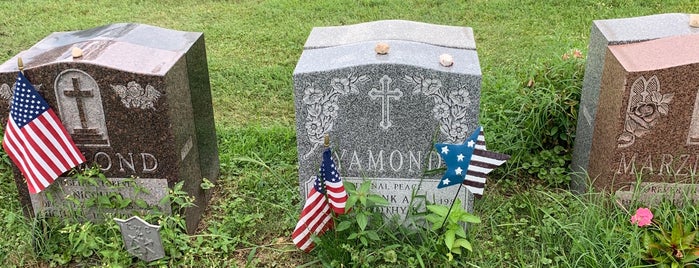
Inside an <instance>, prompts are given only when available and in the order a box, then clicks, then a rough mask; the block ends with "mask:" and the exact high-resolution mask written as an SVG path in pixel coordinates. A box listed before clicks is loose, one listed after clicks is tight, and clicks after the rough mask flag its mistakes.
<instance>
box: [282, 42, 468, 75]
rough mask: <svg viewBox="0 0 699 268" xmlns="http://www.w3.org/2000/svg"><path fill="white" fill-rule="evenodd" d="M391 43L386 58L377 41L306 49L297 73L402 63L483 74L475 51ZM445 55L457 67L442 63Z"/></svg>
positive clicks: (444, 70) (452, 71)
mask: <svg viewBox="0 0 699 268" xmlns="http://www.w3.org/2000/svg"><path fill="white" fill-rule="evenodd" d="M469 40H473V38H470V39H469ZM387 43H388V44H389V45H390V46H391V48H390V52H389V53H388V54H386V55H377V54H376V52H375V51H374V47H375V46H376V42H372V41H367V42H362V43H356V44H350V45H343V46H337V47H333V48H332V49H329V48H325V49H308V50H304V52H303V54H301V59H300V60H299V62H298V64H297V65H296V69H295V70H294V73H312V72H319V71H327V70H333V69H342V68H348V67H353V66H360V65H374V64H376V65H379V64H380V65H387V64H402V65H410V66H419V67H421V68H428V69H432V70H435V71H439V72H448V73H456V74H459V73H461V74H470V75H481V68H480V64H479V62H478V54H477V53H476V51H475V50H468V49H456V48H448V47H432V49H425V45H424V44H421V43H415V42H409V41H387ZM442 54H449V55H451V56H452V57H453V58H454V64H453V65H452V66H451V67H445V66H442V65H441V64H440V63H439V56H440V55H442ZM331 59H332V60H331Z"/></svg>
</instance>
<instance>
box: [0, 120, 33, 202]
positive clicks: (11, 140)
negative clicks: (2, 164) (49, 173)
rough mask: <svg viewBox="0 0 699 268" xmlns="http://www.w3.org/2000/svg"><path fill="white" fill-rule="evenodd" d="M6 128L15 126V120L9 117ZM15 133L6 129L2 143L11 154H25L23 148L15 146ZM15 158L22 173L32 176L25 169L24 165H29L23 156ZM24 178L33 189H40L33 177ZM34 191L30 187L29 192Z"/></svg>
mask: <svg viewBox="0 0 699 268" xmlns="http://www.w3.org/2000/svg"><path fill="white" fill-rule="evenodd" d="M8 128H17V125H16V124H15V122H14V121H13V120H12V118H10V120H9V121H8ZM15 133H16V132H15V131H6V132H5V137H4V139H3V144H5V146H7V149H8V151H9V152H10V153H11V154H12V155H25V153H24V152H23V150H22V149H21V147H20V148H17V146H16V144H17V139H16V137H15V135H14V134H15ZM15 159H16V160H17V161H19V163H20V165H17V167H18V168H19V169H20V170H22V172H23V174H30V176H34V175H33V174H31V173H30V172H29V170H26V169H25V167H27V166H29V165H28V164H27V162H26V160H25V158H24V157H15ZM25 179H26V180H27V182H28V183H30V184H31V186H32V187H33V189H40V188H38V186H37V185H36V182H34V179H33V178H25ZM35 191H36V190H31V189H30V192H35Z"/></svg>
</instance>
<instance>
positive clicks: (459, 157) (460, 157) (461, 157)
mask: <svg viewBox="0 0 699 268" xmlns="http://www.w3.org/2000/svg"><path fill="white" fill-rule="evenodd" d="M456 161H459V162H462V161H464V154H459V155H457V156H456Z"/></svg>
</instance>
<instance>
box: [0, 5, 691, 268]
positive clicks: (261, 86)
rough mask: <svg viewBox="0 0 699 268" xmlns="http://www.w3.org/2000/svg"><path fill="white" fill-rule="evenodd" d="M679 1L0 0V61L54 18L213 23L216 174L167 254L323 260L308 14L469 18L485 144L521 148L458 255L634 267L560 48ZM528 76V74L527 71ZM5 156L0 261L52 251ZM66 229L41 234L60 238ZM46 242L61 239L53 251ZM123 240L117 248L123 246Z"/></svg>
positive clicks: (70, 26)
mask: <svg viewBox="0 0 699 268" xmlns="http://www.w3.org/2000/svg"><path fill="white" fill-rule="evenodd" d="M671 12H682V13H699V5H697V4H696V2H695V1H692V0H676V1H621V0H609V1H603V0H582V1H579V0H576V1H573V0H564V1H536V0H525V1H511V0H473V1H438V0H422V1H389V0H357V1H295V0H270V1H246V0H241V1H185V0H182V1H174V0H169V1H157V2H154V1H141V0H130V1H109V2H107V1H90V2H87V1H81V2H78V1H69V0H59V1H24V2H22V3H18V2H12V1H2V2H0V61H5V60H8V59H9V58H11V57H12V56H14V55H16V54H18V53H20V52H21V51H22V50H25V49H28V48H29V47H30V46H31V45H33V44H34V43H36V42H38V41H39V40H41V39H42V38H44V37H45V36H46V35H48V34H50V33H51V32H56V31H73V30H82V29H88V28H92V27H96V26H101V25H104V24H109V23H116V22H137V23H145V24H150V25H155V26H160V27H165V28H171V29H177V30H182V31H198V32H204V33H205V36H206V44H207V57H208V63H209V72H210V75H211V86H212V91H213V92H212V94H213V97H214V112H215V120H216V127H217V135H218V139H219V148H220V158H221V168H222V175H221V178H220V179H219V185H218V186H217V187H216V189H215V191H216V195H215V197H214V199H213V200H212V202H211V205H210V209H209V213H208V215H207V216H206V217H205V219H204V220H203V222H202V226H201V229H202V231H201V232H200V233H199V234H198V235H196V236H193V237H187V239H186V240H185V241H179V240H175V241H179V242H178V243H180V244H177V245H178V249H179V252H180V253H181V254H182V256H181V257H178V258H176V259H174V261H172V262H171V263H170V264H175V265H177V264H179V265H191V264H196V265H197V266H206V267H214V266H217V267H228V266H269V267H274V266H281V267H286V266H295V265H302V264H309V265H310V266H314V265H318V264H319V263H317V262H315V261H316V260H317V258H318V256H317V255H313V254H303V253H300V252H298V251H296V250H295V249H294V247H293V245H292V244H291V242H290V238H289V236H290V233H291V230H292V229H293V227H294V225H295V222H296V220H297V217H298V213H299V208H300V203H301V202H302V200H301V198H300V196H299V194H298V187H297V185H298V184H297V173H296V165H297V163H298V162H297V160H296V141H295V118H294V107H293V98H294V96H293V90H292V87H293V86H292V80H291V79H292V78H291V74H292V73H293V69H294V66H295V64H296V61H297V60H298V58H299V56H300V54H301V52H302V47H303V43H304V42H305V39H306V37H307V36H308V34H309V32H310V30H311V28H312V27H315V26H334V25H344V24H354V23H360V22H366V21H372V20H381V19H405V20H414V21H421V22H427V23H435V24H445V25H459V26H468V27H472V28H473V30H474V33H475V37H476V44H477V48H478V54H479V59H480V63H481V68H482V72H483V85H482V86H483V88H482V94H481V96H482V97H481V118H480V120H481V122H482V123H483V124H484V125H485V126H486V128H488V133H489V134H488V135H489V136H490V137H489V146H492V147H491V148H493V149H494V150H496V151H500V152H504V153H508V154H512V155H513V156H514V157H513V159H512V160H511V161H510V164H509V165H508V167H507V168H506V169H503V170H499V171H498V173H497V174H496V176H495V177H494V178H493V179H492V180H491V182H492V183H490V184H489V186H488V187H489V188H488V190H487V191H488V193H487V194H486V197H485V198H484V199H482V200H479V201H477V202H476V206H475V212H476V214H477V215H480V216H481V217H482V223H481V224H476V225H474V228H470V229H469V235H470V237H472V239H471V241H472V243H473V246H474V251H473V253H469V254H464V255H465V256H463V257H462V258H461V259H459V261H460V262H461V263H462V264H464V265H471V266H478V267H540V266H559V267H628V266H633V265H640V261H639V260H640V256H639V255H638V253H637V252H638V251H639V250H640V244H639V242H638V241H639V235H640V234H639V232H638V231H637V230H635V229H634V228H632V226H631V225H629V224H628V217H629V215H628V214H627V213H626V212H624V211H623V210H620V209H618V208H616V207H615V205H614V204H613V203H612V202H611V199H610V197H609V196H606V195H603V194H589V195H582V196H576V195H572V194H570V193H569V192H567V191H566V190H565V188H566V187H565V185H566V183H567V172H568V170H567V163H568V162H567V161H568V160H569V155H570V149H571V146H572V145H571V144H570V141H572V139H573V135H574V131H573V130H574V129H572V128H574V125H575V118H576V117H577V114H576V113H577V112H576V104H577V103H575V101H577V98H579V97H578V96H579V95H577V94H579V88H580V86H581V78H582V76H581V75H582V73H581V72H582V66H583V61H582V60H577V61H576V60H570V61H563V60H561V55H563V54H564V53H569V52H570V51H571V50H572V49H579V50H581V51H582V52H583V54H586V52H587V51H586V49H587V42H588V35H589V31H590V25H591V23H592V21H593V20H597V19H607V18H620V17H632V16H642V15H650V14H657V13H671ZM530 79H531V80H533V81H534V85H533V86H532V87H527V86H526V85H527V83H528V81H529V80H530ZM554 126H555V127H556V128H557V131H556V132H553V131H552V128H553V127H554ZM562 133H565V135H562ZM491 144H492V145H491ZM0 166H1V167H2V168H3V169H2V170H1V171H2V172H0V178H1V179H2V183H0V224H2V230H3V232H2V234H0V261H2V262H3V263H4V265H3V266H45V265H47V264H54V265H55V264H57V262H56V261H55V260H56V259H59V258H58V257H59V256H54V257H51V256H48V257H47V256H46V255H42V254H40V253H38V252H37V251H35V250H34V247H35V245H36V243H35V242H34V241H33V237H37V236H36V235H34V233H35V232H37V231H43V230H42V229H41V228H40V227H41V225H40V224H39V223H37V222H32V221H31V220H27V219H25V218H23V217H22V214H21V210H20V205H19V203H18V201H17V200H18V199H17V192H16V189H15V186H14V183H13V181H12V179H11V176H10V170H9V169H8V164H7V159H6V158H5V159H4V164H3V165H0ZM540 204H546V205H545V206H541V205H540ZM665 206H669V205H665ZM657 209H658V210H659V211H663V212H662V213H661V215H659V217H660V218H661V219H665V220H667V219H671V217H669V216H670V215H669V214H668V213H670V212H672V211H680V213H682V214H684V215H685V219H686V221H687V222H690V223H693V224H694V225H695V228H696V225H697V222H699V219H697V217H699V216H697V215H698V214H699V213H697V210H696V208H692V207H686V208H684V209H676V208H672V207H660V208H657ZM68 227H70V226H68ZM111 227H113V226H111ZM111 227H110V226H107V227H105V230H112V229H109V228H111ZM91 228H93V229H91V230H93V231H95V232H98V233H100V234H102V235H105V234H108V233H109V231H101V232H100V231H99V230H102V229H99V228H97V227H91ZM98 229H99V230H98ZM61 230H63V231H64V232H68V233H70V232H78V231H77V230H74V229H71V228H64V229H61ZM58 231H60V230H56V233H55V235H54V236H48V237H47V236H44V238H45V239H46V240H48V241H43V242H44V243H48V242H51V241H53V240H52V239H54V240H55V239H59V238H61V237H62V238H65V236H60V235H59V234H61V233H60V232H58ZM48 234H51V232H48ZM65 239H68V238H65ZM388 240H390V239H388ZM72 241H78V240H70V241H69V242H72ZM106 241H109V240H106ZM40 242H41V241H40ZM53 242H57V241H53ZM105 243H106V242H105ZM396 243H398V242H396ZM40 244H41V243H40ZM48 244H50V243H48ZM398 244H400V243H398ZM71 245H72V244H71ZM107 245H109V246H114V245H113V244H107ZM406 247H407V246H406ZM74 248H77V247H74ZM422 250H429V249H424V248H423V249H422ZM52 252H53V253H55V254H60V253H61V251H59V250H58V249H54V250H53V251H51V252H48V250H45V251H44V252H43V253H46V254H48V253H52ZM84 252H86V251H84ZM398 252H399V253H400V252H401V251H400V250H399V251H398ZM419 252H423V253H424V251H419ZM107 253H109V252H105V253H100V252H99V250H97V251H95V252H94V253H93V254H94V255H91V257H88V258H85V259H79V258H75V259H72V261H77V260H82V261H84V262H86V263H87V264H88V265H100V264H105V263H112V264H114V263H119V262H118V261H113V262H109V261H108V260H110V259H109V258H108V257H105V256H108V255H106V254H107ZM115 254H117V255H114V256H116V257H113V258H115V259H111V260H121V261H123V260H124V259H119V258H118V257H119V256H120V255H118V253H115ZM100 256H101V257H100ZM109 256H111V255H109ZM67 257H70V258H73V257H71V256H67ZM100 260H101V261H100ZM440 260H441V259H440ZM440 260H436V259H435V260H433V261H434V262H433V263H438V261H440ZM127 263H130V262H127ZM428 263H429V262H428ZM439 263H442V262H439ZM131 264H132V265H135V266H142V265H143V264H142V263H131ZM387 265H388V264H387Z"/></svg>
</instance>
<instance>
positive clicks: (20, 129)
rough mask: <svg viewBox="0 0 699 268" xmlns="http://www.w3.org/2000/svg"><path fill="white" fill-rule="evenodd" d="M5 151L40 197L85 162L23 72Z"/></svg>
mask: <svg viewBox="0 0 699 268" xmlns="http://www.w3.org/2000/svg"><path fill="white" fill-rule="evenodd" d="M2 147H3V148H4V149H5V152H7V155H8V156H9V157H10V159H12V162H14V163H15V165H17V167H18V168H19V170H20V172H22V175H24V177H25V178H26V180H27V188H28V189H29V193H31V194H36V193H38V192H41V191H42V190H44V189H45V188H46V187H48V186H49V185H51V183H53V181H54V180H55V179H56V178H57V177H58V176H60V175H61V174H63V173H64V172H66V171H68V170H70V169H71V168H73V167H75V166H77V165H79V164H80V163H82V162H85V157H84V156H83V155H82V154H81V153H80V150H78V148H77V147H76V146H75V143H73V139H71V137H70V135H68V132H67V131H66V130H65V128H64V127H63V125H62V124H61V121H60V120H59V119H58V116H56V114H55V113H54V112H53V109H51V107H49V105H48V103H47V102H46V100H44V98H43V97H41V95H39V93H38V92H37V91H36V89H34V86H32V84H31V83H30V82H29V80H27V78H26V77H24V74H22V73H21V72H20V73H19V74H18V75H17V82H16V83H15V86H14V93H13V96H12V102H11V104H10V118H9V119H8V120H7V127H6V128H5V136H4V138H3V141H2Z"/></svg>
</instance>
